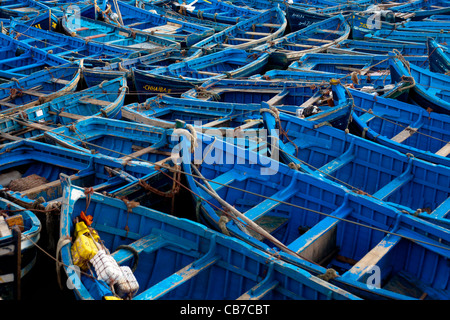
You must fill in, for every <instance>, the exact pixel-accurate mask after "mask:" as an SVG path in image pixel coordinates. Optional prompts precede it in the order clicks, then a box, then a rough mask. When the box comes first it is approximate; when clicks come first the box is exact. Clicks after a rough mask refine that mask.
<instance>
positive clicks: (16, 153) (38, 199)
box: [0, 140, 165, 210]
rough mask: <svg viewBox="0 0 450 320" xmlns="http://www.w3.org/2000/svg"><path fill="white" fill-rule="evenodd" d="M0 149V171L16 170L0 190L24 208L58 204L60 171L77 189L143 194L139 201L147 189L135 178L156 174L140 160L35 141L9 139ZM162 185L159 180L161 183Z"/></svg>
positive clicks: (153, 177)
mask: <svg viewBox="0 0 450 320" xmlns="http://www.w3.org/2000/svg"><path fill="white" fill-rule="evenodd" d="M0 150H1V152H3V156H2V157H1V159H0V173H1V174H3V173H9V172H12V171H16V172H18V176H19V178H17V179H15V180H14V183H10V184H9V185H8V187H7V188H6V189H3V190H2V195H3V197H4V198H7V199H9V200H11V201H12V202H15V203H17V204H18V205H20V206H22V207H24V208H27V209H39V210H46V209H48V210H50V209H52V208H58V207H59V205H60V203H61V201H62V198H61V197H62V188H61V183H60V180H59V175H60V174H61V173H63V174H67V175H68V176H70V177H71V179H72V181H73V183H74V184H75V185H77V186H79V187H81V188H92V190H94V191H98V192H107V193H108V194H109V195H111V196H118V197H121V196H126V197H128V199H129V200H130V201H131V200H133V199H139V198H142V197H144V199H143V200H142V201H143V202H144V200H145V195H146V194H147V192H143V190H142V187H141V186H140V185H139V180H142V181H148V182H149V183H151V182H150V181H149V180H151V179H155V175H157V174H158V172H156V171H155V168H154V166H153V165H152V164H149V163H146V162H143V161H135V160H130V161H119V160H117V159H115V158H112V157H108V156H105V155H102V154H96V155H93V154H88V153H86V152H80V151H76V150H70V149H67V148H63V147H60V146H56V145H50V144H48V143H42V142H39V141H32V140H22V141H16V142H11V143H8V144H5V145H3V146H2V147H1V148H0ZM155 183H156V182H155ZM164 184H165V182H164V181H162V182H161V185H164ZM87 191H89V190H87ZM153 198H154V197H153ZM153 198H152V199H153ZM153 201H155V200H154V199H153Z"/></svg>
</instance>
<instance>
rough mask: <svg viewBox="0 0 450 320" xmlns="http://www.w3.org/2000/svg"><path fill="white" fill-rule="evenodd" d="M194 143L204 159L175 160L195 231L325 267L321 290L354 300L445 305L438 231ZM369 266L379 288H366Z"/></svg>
mask: <svg viewBox="0 0 450 320" xmlns="http://www.w3.org/2000/svg"><path fill="white" fill-rule="evenodd" d="M199 136H200V134H199ZM181 139H182V141H188V140H187V139H185V138H184V137H181ZM199 140H201V143H202V146H201V147H200V146H199V149H198V150H208V149H209V148H213V149H214V150H212V151H211V152H214V157H213V158H212V157H210V158H205V159H204V160H203V161H202V162H197V163H196V164H195V165H193V162H191V161H192V159H197V155H196V154H195V151H194V155H192V154H191V153H190V152H184V153H183V157H184V158H183V168H184V172H185V173H186V178H187V181H188V186H189V188H190V189H191V190H192V194H193V200H194V203H195V204H196V208H197V210H198V215H199V216H200V218H201V221H202V222H203V223H205V224H207V225H209V226H211V227H213V228H216V229H217V230H222V232H226V233H228V234H230V235H232V236H235V237H237V238H239V239H242V240H244V241H246V242H248V243H250V244H252V245H254V246H255V247H258V248H261V249H262V250H266V251H267V250H272V252H277V254H279V255H280V257H281V259H289V261H291V263H296V264H297V265H301V266H302V268H305V269H306V270H308V271H310V272H311V273H313V274H324V273H325V272H326V271H327V270H328V271H329V272H332V270H330V269H333V270H334V271H336V272H337V273H338V276H337V277H336V278H334V279H333V280H331V281H330V282H331V283H333V284H336V285H337V286H339V287H341V288H344V289H345V290H347V291H350V292H352V293H354V294H356V292H357V293H358V294H357V295H358V296H360V297H362V298H368V297H370V299H376V298H378V299H418V298H420V297H423V296H424V295H425V294H426V297H427V298H429V299H444V300H446V299H448V297H449V294H450V290H449V283H448V281H447V279H448V278H449V272H450V269H449V268H448V266H447V261H448V259H449V254H450V250H449V249H450V248H449V240H450V234H449V231H448V229H447V228H443V227H440V226H438V225H435V224H433V223H430V222H427V221H424V220H422V219H420V218H418V217H414V216H412V215H409V214H405V213H402V212H401V211H399V210H397V209H395V208H393V207H391V206H387V205H386V203H384V202H381V201H379V200H376V199H373V198H371V197H369V196H365V195H361V194H357V193H354V192H349V191H348V189H345V188H343V187H342V186H339V185H337V184H334V183H331V182H329V181H327V180H324V179H320V178H317V177H315V176H313V175H311V174H305V173H302V172H300V171H297V170H293V169H291V168H289V167H288V166H287V165H284V164H282V163H279V162H278V161H277V160H276V159H274V158H272V159H269V158H265V157H262V156H259V157H258V155H255V154H254V153H253V152H252V151H250V150H243V149H240V148H238V147H236V146H231V145H228V144H226V143H220V144H214V145H211V144H212V143H213V141H214V139H211V140H209V141H208V140H206V139H203V138H202V139H200V138H199ZM272 141H273V140H272ZM199 143H200V142H199ZM299 143H300V142H299ZM303 143H305V144H309V143H311V142H310V141H304V140H303ZM187 148H189V144H188V145H187ZM185 150H189V149H185ZM223 159H228V160H227V161H226V162H225V161H224V160H223ZM250 159H253V160H252V161H250ZM224 162H225V163H224ZM219 164H220V165H219ZM223 208H224V209H225V210H224V209H223ZM219 221H220V222H219ZM257 225H259V226H260V227H261V228H263V230H261V229H260V228H257ZM250 230H251V231H250ZM264 230H265V231H264ZM422 241H423V242H422ZM424 254H426V255H425V256H426V257H427V258H424ZM428 254H429V255H431V256H433V258H431V257H429V256H428ZM394 257H395V258H394ZM377 267H378V268H380V269H378V268H377ZM374 268H375V269H376V270H378V271H380V278H379V280H380V282H379V284H380V286H373V285H368V284H371V283H370V280H369V279H368V276H370V275H372V273H373V270H374ZM428 268H430V269H428ZM427 269H428V270H427ZM438 279H442V280H438ZM391 281H392V282H391ZM401 282H403V283H404V284H405V286H404V287H402V288H401V289H400V286H398V284H399V283H401ZM372 284H373V282H372Z"/></svg>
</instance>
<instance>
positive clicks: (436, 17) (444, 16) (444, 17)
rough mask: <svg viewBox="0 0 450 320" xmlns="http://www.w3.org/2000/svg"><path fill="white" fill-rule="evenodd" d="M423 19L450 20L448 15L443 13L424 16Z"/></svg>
mask: <svg viewBox="0 0 450 320" xmlns="http://www.w3.org/2000/svg"><path fill="white" fill-rule="evenodd" d="M423 21H444V22H445V21H450V16H448V15H443V14H434V15H432V16H429V17H426V18H425V19H423Z"/></svg>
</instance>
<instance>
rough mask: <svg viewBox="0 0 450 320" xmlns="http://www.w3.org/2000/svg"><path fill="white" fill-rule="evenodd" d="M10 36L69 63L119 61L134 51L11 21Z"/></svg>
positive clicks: (130, 55) (133, 54) (134, 52)
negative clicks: (78, 61)
mask: <svg viewBox="0 0 450 320" xmlns="http://www.w3.org/2000/svg"><path fill="white" fill-rule="evenodd" d="M10 35H11V36H14V37H15V38H16V39H18V40H20V41H21V42H22V43H26V44H28V45H30V46H32V47H36V48H39V49H42V50H45V51H47V52H51V53H52V54H53V55H56V56H58V57H61V58H64V59H66V60H69V61H73V60H80V59H99V60H101V61H105V62H107V63H112V62H114V61H121V60H122V59H127V58H130V57H133V56H135V55H136V54H137V53H136V51H135V50H131V49H125V48H119V47H114V46H109V45H106V44H103V43H95V42H86V41H84V40H82V39H79V38H74V37H71V36H67V35H64V34H61V33H57V32H52V31H47V30H41V29H39V28H30V27H29V26H28V25H26V24H23V23H20V22H17V21H13V22H11V25H10Z"/></svg>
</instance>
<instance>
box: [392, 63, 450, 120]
mask: <svg viewBox="0 0 450 320" xmlns="http://www.w3.org/2000/svg"><path fill="white" fill-rule="evenodd" d="M390 69H391V77H392V81H400V80H401V79H402V77H413V78H414V81H415V85H414V87H412V88H411V90H410V91H409V95H408V101H409V102H411V103H414V104H417V105H419V106H421V107H423V108H425V109H427V108H431V109H432V110H433V111H434V112H438V113H443V114H449V113H450V91H449V89H448V88H449V87H450V86H449V84H450V77H449V76H447V75H444V74H441V73H435V72H432V71H429V70H427V69H424V68H421V67H418V66H416V65H414V64H410V65H409V67H407V66H405V64H404V62H402V60H401V59H400V58H399V57H395V56H392V57H391V59H390Z"/></svg>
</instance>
